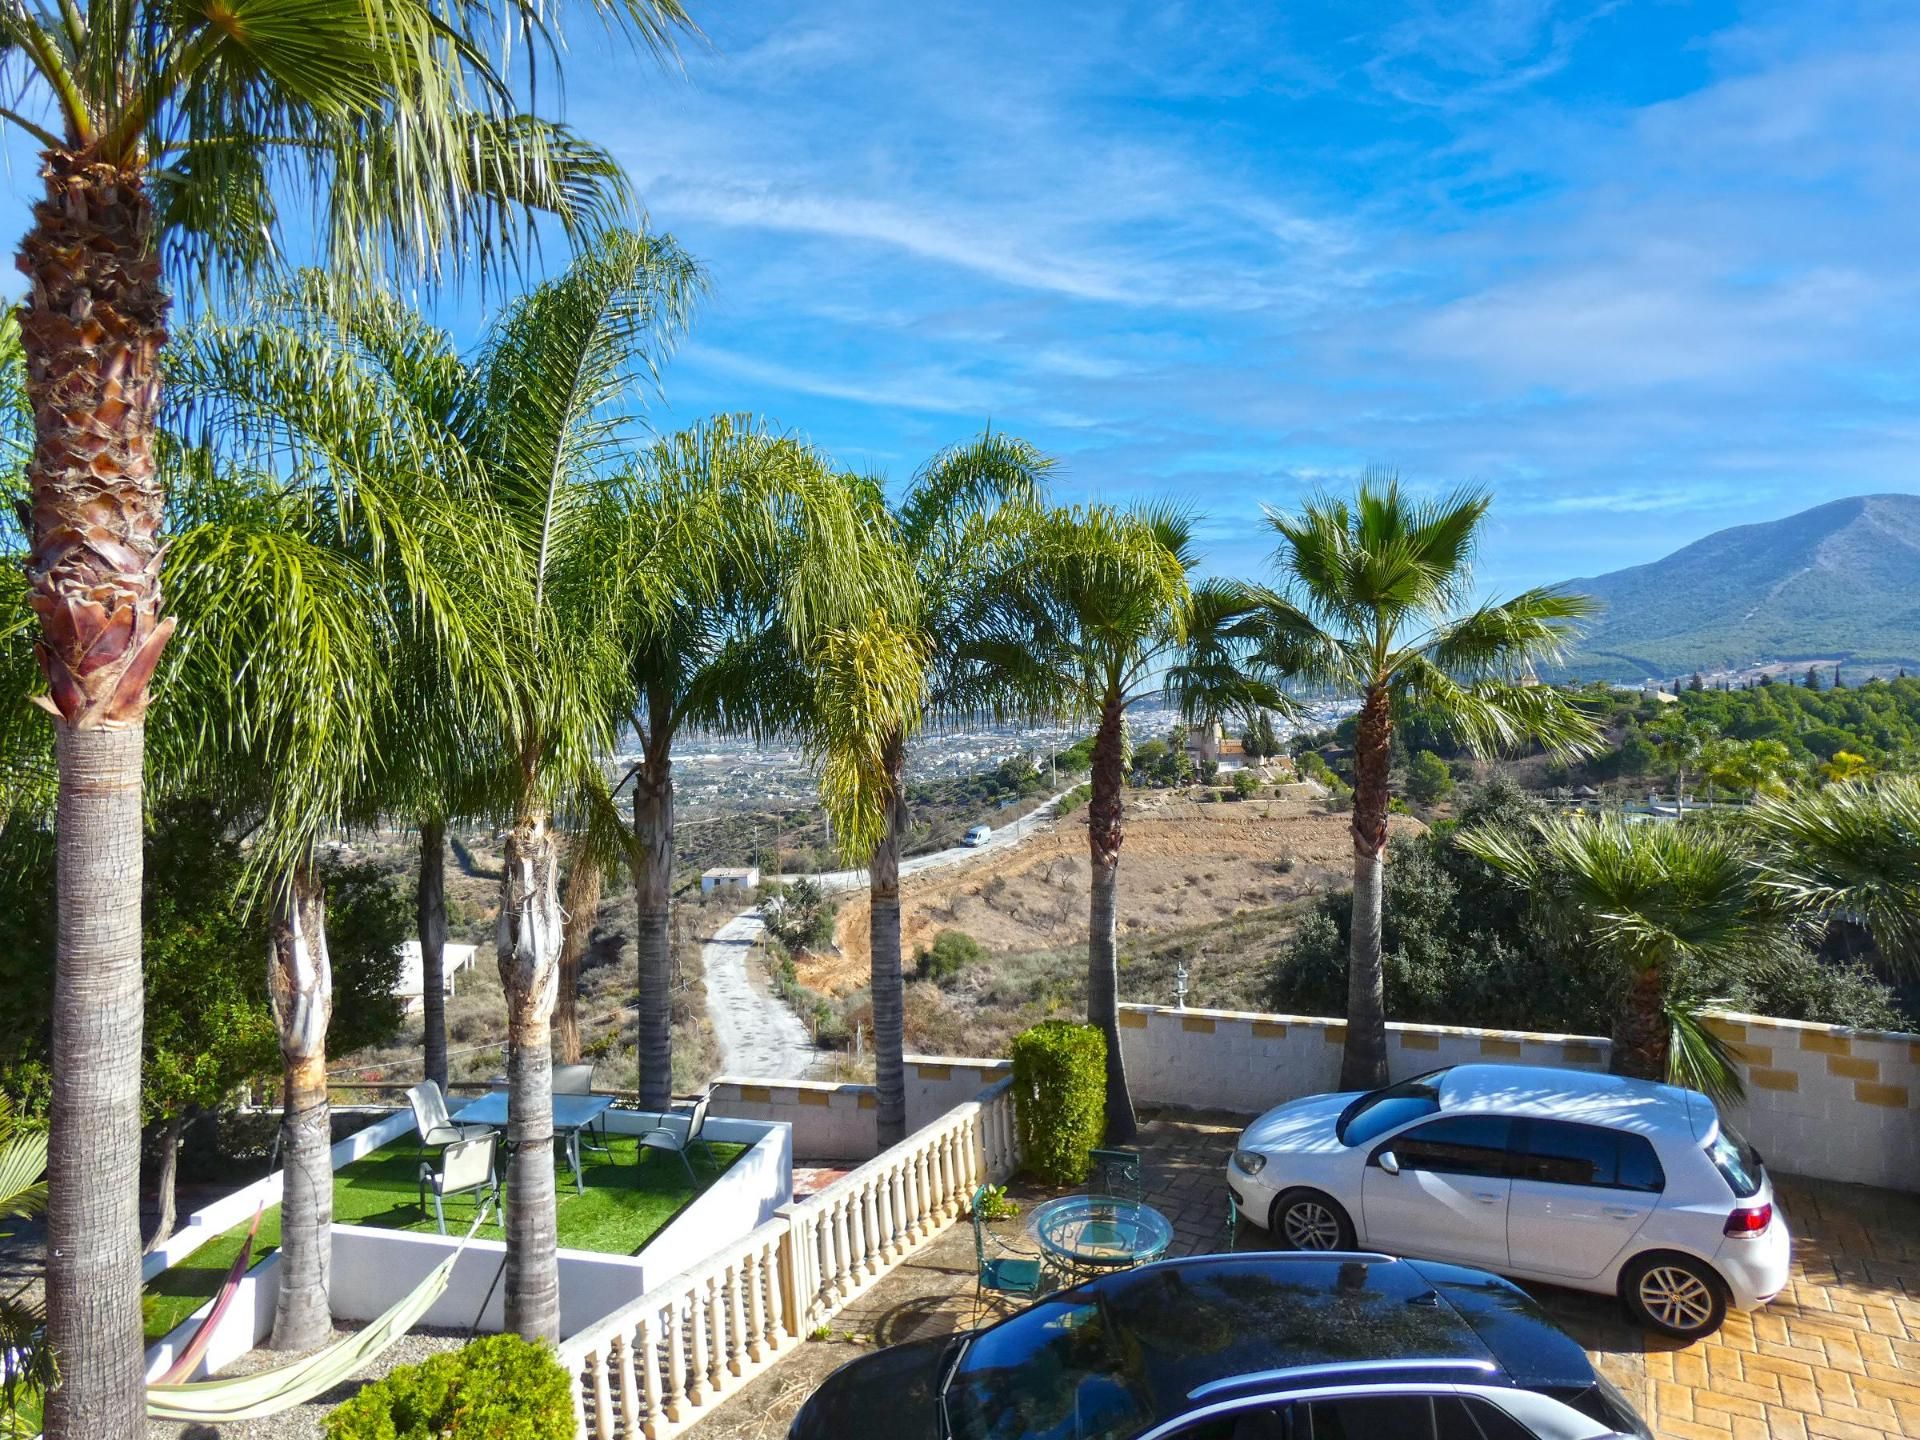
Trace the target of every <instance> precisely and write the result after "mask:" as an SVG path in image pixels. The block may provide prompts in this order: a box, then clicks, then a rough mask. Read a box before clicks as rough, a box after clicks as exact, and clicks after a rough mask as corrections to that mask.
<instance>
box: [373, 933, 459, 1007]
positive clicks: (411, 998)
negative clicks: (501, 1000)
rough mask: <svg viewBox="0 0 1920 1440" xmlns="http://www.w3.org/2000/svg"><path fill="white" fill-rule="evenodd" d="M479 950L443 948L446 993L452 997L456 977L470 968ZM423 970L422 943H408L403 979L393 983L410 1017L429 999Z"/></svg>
mask: <svg viewBox="0 0 1920 1440" xmlns="http://www.w3.org/2000/svg"><path fill="white" fill-rule="evenodd" d="M479 949H480V947H479V946H477V945H445V946H442V947H441V951H440V980H441V984H442V985H443V986H444V987H445V988H446V992H447V994H449V995H451V994H453V978H454V976H456V975H458V974H459V973H460V972H461V971H462V970H466V969H469V968H471V966H472V965H473V961H474V957H475V956H476V955H477V954H478V953H479ZM420 971H421V964H420V942H419V941H418V940H408V941H406V942H405V943H404V944H402V945H401V947H400V979H399V980H398V981H397V982H396V983H395V984H394V987H393V993H394V994H395V995H398V996H399V997H400V1003H401V1004H402V1005H403V1006H404V1007H405V1008H406V1011H407V1013H408V1014H409V1015H411V1014H412V1013H413V1012H415V1011H416V1010H418V1009H420V1007H421V1005H422V1004H423V1003H424V998H425V996H426V985H425V984H424V983H423V981H422V979H421V974H420Z"/></svg>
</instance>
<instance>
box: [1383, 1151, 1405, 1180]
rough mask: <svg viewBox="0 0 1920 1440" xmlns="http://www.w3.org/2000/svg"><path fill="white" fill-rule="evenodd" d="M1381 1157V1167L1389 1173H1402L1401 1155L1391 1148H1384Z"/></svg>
mask: <svg viewBox="0 0 1920 1440" xmlns="http://www.w3.org/2000/svg"><path fill="white" fill-rule="evenodd" d="M1379 1158H1380V1168H1381V1169H1382V1170H1384V1171H1386V1172H1387V1174H1389V1175H1398V1174H1399V1173H1400V1157H1399V1156H1398V1155H1396V1154H1394V1153H1393V1152H1392V1151H1391V1150H1382V1151H1381V1152H1380V1157H1379Z"/></svg>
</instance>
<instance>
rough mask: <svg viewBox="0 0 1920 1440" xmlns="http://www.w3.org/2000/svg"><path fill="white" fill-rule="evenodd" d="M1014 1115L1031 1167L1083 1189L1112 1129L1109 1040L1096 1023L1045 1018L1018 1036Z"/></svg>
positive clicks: (1047, 1177)
mask: <svg viewBox="0 0 1920 1440" xmlns="http://www.w3.org/2000/svg"><path fill="white" fill-rule="evenodd" d="M1013 1095H1014V1113H1015V1115H1016V1116H1017V1117H1018V1123H1019V1126H1020V1145H1021V1148H1022V1149H1023V1150H1024V1151H1025V1152H1026V1157H1027V1168H1028V1169H1029V1170H1031V1171H1032V1172H1033V1173H1034V1174H1035V1175H1037V1176H1038V1177H1039V1178H1040V1179H1041V1180H1043V1181H1045V1182H1047V1183H1048V1184H1052V1185H1078V1184H1079V1183H1080V1182H1081V1181H1083V1180H1085V1179H1086V1178H1087V1172H1088V1170H1089V1169H1090V1168H1091V1166H1092V1161H1091V1160H1090V1159H1089V1158H1088V1157H1089V1155H1090V1154H1091V1153H1092V1151H1093V1149H1094V1147H1095V1146H1097V1145H1098V1144H1099V1143H1100V1141H1101V1138H1102V1136H1104V1135H1105V1133H1106V1128H1107V1039H1106V1036H1104V1035H1102V1034H1101V1033H1100V1032H1099V1031H1098V1030H1097V1029H1095V1028H1094V1027H1093V1026H1091V1025H1075V1024H1072V1023H1071V1022H1069V1021H1066V1020H1043V1021H1041V1022H1040V1023H1039V1024H1038V1025H1035V1026H1034V1027H1033V1028H1032V1029H1031V1030H1023V1031H1022V1032H1021V1033H1020V1034H1018V1035H1016V1036H1014V1037H1013Z"/></svg>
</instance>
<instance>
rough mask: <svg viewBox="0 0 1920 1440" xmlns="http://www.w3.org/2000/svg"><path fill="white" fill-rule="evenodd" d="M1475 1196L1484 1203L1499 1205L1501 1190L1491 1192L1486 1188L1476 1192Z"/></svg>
mask: <svg viewBox="0 0 1920 1440" xmlns="http://www.w3.org/2000/svg"><path fill="white" fill-rule="evenodd" d="M1473 1198H1474V1199H1476V1200H1478V1201H1479V1202H1480V1203H1481V1204H1482V1205H1498V1204H1499V1203H1500V1192H1499V1191H1497V1190H1496V1191H1493V1192H1491V1193H1489V1192H1487V1191H1485V1190H1478V1191H1475V1192H1474V1196H1473Z"/></svg>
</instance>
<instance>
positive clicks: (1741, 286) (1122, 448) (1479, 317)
mask: <svg viewBox="0 0 1920 1440" xmlns="http://www.w3.org/2000/svg"><path fill="white" fill-rule="evenodd" d="M695 10H696V14H697V16H698V17H699V18H700V20H701V21H702V23H703V25H704V26H705V27H706V29H707V32H708V36H709V39H710V42H711V43H710V45H709V46H707V47H704V48H701V49H696V50H695V51H693V52H692V53H690V54H689V56H688V60H687V64H686V67H685V73H684V75H667V74H662V73H661V72H660V71H659V70H657V69H656V68H655V67H654V66H652V65H651V64H650V63H648V62H646V61H643V60H639V59H633V58H629V57H627V56H625V55H622V54H614V55H612V56H611V57H610V56H609V54H608V52H607V50H606V47H605V46H604V45H603V44H602V43H601V42H600V41H599V39H598V37H597V36H595V35H593V34H591V33H590V32H589V30H588V29H587V28H586V27H585V26H576V29H575V31H574V37H573V38H574V53H573V55H572V57H571V58H570V60H569V63H568V65H567V83H566V94H565V111H566V115H567V118H568V119H570V120H571V121H573V122H574V123H575V124H576V125H578V126H579V127H580V128H581V129H582V130H584V131H586V132H587V133H589V134H591V135H593V136H594V137H595V138H596V139H598V140H600V141H601V142H602V143H606V144H609V145H611V146H612V147H613V148H614V150H615V151H616V152H617V153H618V154H619V155H620V157H621V159H622V160H623V161H624V163H625V164H626V165H627V167H628V169H629V170H630V172H631V174H632V176H633V178H634V180H635V182H636V184H637V186H638V188H639V190H640V192H641V194H642V195H643V197H644V199H645V201H646V204H647V206H648V208H649V211H650V214H651V217H652V222H653V224H654V225H655V226H656V227H657V228H660V229H663V230H668V231H671V232H673V233H674V234H675V235H676V236H678V237H679V238H680V240H681V241H682V242H683V243H684V244H685V245H686V246H687V247H688V248H689V249H690V250H692V251H693V252H694V253H695V254H696V255H698V256H700V257H701V258H702V259H703V260H704V261H705V263H706V264H707V266H708V268H709V270H710V272H711V276H712V280H713V285H714V293H713V297H712V299H711V301H710V302H709V303H708V304H707V305H706V307H705V308H704V311H703V313H702V314H701V316H700V318H699V320H698V323H697V324H696V327H695V329H694V331H693V333H692V335H691V337H690V339H689V341H688V343H687V344H686V346H685V347H684V348H683V350H682V351H681V353H680V354H679V356H678V357H677V358H676V359H675V360H674V362H673V364H672V366H671V368H670V370H669V371H668V373H667V377H666V387H667V396H666V400H667V403H666V406H665V407H664V408H663V409H662V410H661V412H660V413H659V414H658V415H657V416H656V421H657V423H658V424H660V425H662V426H663V427H668V426H673V425H676V424H679V423H684V422H686V421H688V420H691V419H693V418H695V417H698V416H700V415H704V414H707V413H709V412H711V411H714V410H719V409H731V410H749V411H756V412H760V413H762V414H765V415H767V416H769V417H772V418H774V419H775V420H777V421H778V422H780V423H781V424H783V425H786V426H789V427H791V428H793V429H794V430H797V431H800V432H803V433H805V434H806V435H808V436H809V437H811V438H812V439H813V440H814V441H816V442H817V443H818V444H820V445H821V446H822V447H824V448H826V449H827V450H829V451H831V452H832V453H833V454H835V455H836V456H838V457H839V458H840V459H841V460H842V462H843V463H846V464H847V465H849V466H853V467H856V468H874V469H878V470H881V471H883V472H885V473H887V474H888V475H890V476H892V477H894V478H896V479H903V478H904V477H906V476H907V475H908V474H910V473H911V472H912V470H913V469H914V467H915V465H916V464H918V463H919V462H920V461H921V460H922V459H923V458H924V457H925V456H927V455H928V454H929V453H930V452H932V451H933V450H935V449H937V448H938V447H939V446H941V445H943V444H945V443H948V442H951V441H954V440H957V439H960V438H963V437H965V436H967V435H969V434H971V433H973V432H975V431H977V430H978V429H979V428H980V427H981V425H982V424H983V423H984V422H985V421H986V420H988V419H989V418H990V419H991V420H992V422H993V424H994V425H995V426H996V427H997V428H1003V429H1007V430H1011V431H1014V432H1016V433H1019V434H1022V435H1025V436H1027V437H1028V438H1030V439H1032V440H1033V441H1035V442H1036V443H1037V444H1039V445H1041V446H1042V447H1043V448H1045V449H1047V450H1048V451H1050V452H1052V453H1054V454H1056V455H1057V456H1059V458H1060V461H1061V469H1060V474H1059V480H1058V487H1057V493H1058V495H1059V496H1060V498H1063V499H1075V500H1077V499H1084V498H1087V497H1089V496H1094V497H1098V498H1099V499H1102V500H1115V501H1118V500H1125V499H1129V498H1133V497H1149V496H1151V497H1164V498H1172V499H1176V500H1181V501H1185V502H1187V503H1190V504H1191V505H1193V506H1194V507H1195V508H1196V509H1197V510H1199V511H1200V512H1202V513H1203V514H1204V516H1205V521H1204V524H1203V527H1202V534H1203V536H1204V538H1205V541H1206V543H1207V544H1208V546H1209V549H1210V564H1211V566H1212V568H1214V569H1219V570H1235V569H1240V570H1251V569H1253V568H1255V567H1257V566H1258V565H1259V564H1260V563H1261V560H1262V559H1263V557H1264V555H1265V554H1266V551H1267V548H1268V547H1267V545H1266V543H1265V541H1264V539H1263V538H1262V527H1261V526H1260V524H1259V513H1260V507H1261V506H1262V505H1263V504H1266V505H1272V506H1278V507H1286V506H1289V505H1292V504H1294V503H1296V502H1297V501H1298V500H1299V499H1300V497H1301V496H1302V495H1303V494H1305V493H1308V492H1309V491H1311V490H1313V489H1314V488H1317V487H1320V486H1338V485H1340V484H1342V483H1343V482H1345V481H1346V480H1348V479H1349V478H1350V477H1351V476H1352V475H1353V474H1355V473H1356V472H1357V471H1358V470H1359V469H1360V468H1361V467H1363V466H1365V465H1368V464H1383V465H1391V466H1394V467H1397V468H1398V469H1399V470H1400V471H1401V473H1402V475H1403V476H1404V477H1405V479H1406V480H1407V481H1408V482H1410V483H1412V484H1414V485H1417V486H1421V487H1443V486H1446V485H1450V484H1453V483H1462V482H1465V483H1478V484H1482V485H1485V486H1488V487H1490V488H1491V489H1492V490H1493V491H1494V492H1495V495H1496V504H1495V511H1494V515H1495V525H1494V532H1493V534H1492V535H1491V537H1490V542H1489V544H1488V546H1487V549H1486V552H1485V554H1484V556H1483V563H1482V575H1483V579H1484V580H1485V581H1486V582H1487V583H1488V584H1489V585H1490V586H1491V587H1492V588H1496V589H1501V590H1510V589H1512V588H1514V587H1516V586H1519V585H1522V584H1528V583H1533V582H1543V581H1552V580H1559V579H1565V578H1568V577H1570V576H1574V575H1580V574H1590V573H1595V572H1598V571H1603V570H1608V569H1613V568H1616V567H1618V566H1621V565H1627V564H1634V563H1638V562H1641V561H1645V560H1649V559H1653V558H1656V557H1657V556H1659V555H1661V554H1664V553H1665V552H1667V551H1668V550H1671V549H1673V548H1675V547H1676V546H1677V545H1679V544H1683V543H1685V542H1686V541H1689V540H1692V539H1694V538H1697V537H1698V536H1699V535H1702V534H1704V533H1706V532H1708V531H1710V530H1713V529H1717V528H1719V527H1721V526H1724V525H1729V524H1736V523H1740V522H1742V521H1748V520H1759V519H1771V518H1774V517H1777V516H1780V515H1785V514H1789V513H1791V512H1793V511H1795V510H1799V509H1802V508H1804V507H1806V506H1808V505H1812V504H1815V503H1818V502H1820V501H1822V500H1826V499H1831V498H1834V497H1837V496H1841V495H1846V494H1853V493H1859V492H1863V491H1873V490H1910V489H1915V488H1920V487H1917V486H1916V483H1915V481H1916V473H1915V465H1914V461H1915V457H1916V454H1917V453H1920V409H1917V407H1916V400H1917V399H1920V395H1917V393H1916V392H1920V358H1916V357H1920V343H1916V342H1920V307H1916V304H1915V300H1916V294H1915V291H1916V278H1917V277H1920V263H1917V262H1920V244H1917V243H1916V242H1917V241H1920V224H1917V223H1916V222H1917V221H1920V145H1917V144H1916V143H1915V141H1916V137H1920V80H1917V79H1916V77H1920V17H1916V15H1915V12H1914V9H1913V7H1912V6H1911V5H1904V4H1868V3H1862V4H1853V3H1848V0H1794V3H1781V4H1773V3H1760V4H1736V3H1722V0H1702V3H1689V0H1614V3H1599V0H1579V3H1564V4H1555V3H1549V0H1484V3H1483V0H1468V3H1454V4H1439V3H1398V0H1382V3H1377V4H1372V5H1359V4H1353V3H1340V0H1318V3H1311V4H1308V3H1298V4H1294V3H1278V0H1269V3H1247V0H1243V3H1228V0H1217V3H1211V4H1141V5H1129V4H1122V3H1114V0H1094V3H1084V4H1057V3H1051V0H1038V3H1036V0H1024V3H1012V0H969V3H963V4H956V3H946V0H915V3H911V4H902V3H899V0H834V3H831V4H829V3H826V0H789V3H785V4H768V3H751V0H741V3H730V4H727V5H724V6H721V5H716V4H710V3H709V4H702V3H698V0H696V4H695ZM609 61H611V63H609ZM596 67H598V68H596ZM12 149H13V152H14V156H15V159H14V165H13V173H12V175H11V176H10V177H9V178H10V182H11V186H12V190H13V193H14V196H15V203H16V213H17V216H18V219H17V222H16V231H17V230H18V229H19V228H21V227H22V226H23V225H24V220H25V215H24V193H25V188H26V187H25V183H24V182H25V181H26V179H27V175H28V173H30V172H27V171H25V170H23V167H22V166H21V164H20V160H19V155H20V148H19V146H18V145H17V144H16V145H15V146H13V147H12Z"/></svg>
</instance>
